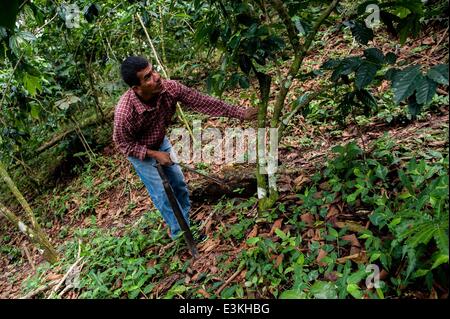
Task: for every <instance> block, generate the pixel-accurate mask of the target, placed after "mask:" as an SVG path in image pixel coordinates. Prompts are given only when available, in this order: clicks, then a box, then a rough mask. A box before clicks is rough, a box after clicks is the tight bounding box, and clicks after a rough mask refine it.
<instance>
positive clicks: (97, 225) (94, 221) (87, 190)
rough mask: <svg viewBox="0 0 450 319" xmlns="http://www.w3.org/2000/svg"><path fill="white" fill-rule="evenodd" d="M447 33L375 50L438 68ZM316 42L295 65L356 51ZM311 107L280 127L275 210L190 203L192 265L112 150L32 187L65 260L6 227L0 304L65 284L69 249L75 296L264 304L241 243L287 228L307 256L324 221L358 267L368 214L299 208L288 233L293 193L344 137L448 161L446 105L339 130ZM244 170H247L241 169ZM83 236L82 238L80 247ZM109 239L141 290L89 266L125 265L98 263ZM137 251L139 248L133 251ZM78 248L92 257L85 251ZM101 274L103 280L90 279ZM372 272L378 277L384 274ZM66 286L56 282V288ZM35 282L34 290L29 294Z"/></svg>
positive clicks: (441, 293)
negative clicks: (37, 189) (198, 236)
mask: <svg viewBox="0 0 450 319" xmlns="http://www.w3.org/2000/svg"><path fill="white" fill-rule="evenodd" d="M447 33H448V30H447V29H446V30H438V31H437V32H433V33H425V34H426V35H425V36H423V37H422V38H419V39H415V40H414V41H408V42H407V44H406V45H404V46H402V47H400V48H395V47H393V45H391V44H390V43H389V42H388V44H386V45H385V46H383V47H382V48H381V49H383V50H384V51H387V50H390V49H395V50H397V51H398V52H397V53H398V55H399V56H400V59H404V60H405V62H406V63H409V62H414V63H422V64H425V65H434V64H437V63H448V57H447V55H448V47H447V46H446V45H447V44H444V43H443V42H442V39H444V38H447ZM325 37H328V38H329V39H328V40H327V39H324V41H323V42H324V44H323V45H322V46H321V45H318V46H317V49H316V51H315V52H312V53H311V54H310V55H309V57H308V59H307V60H306V61H305V67H306V69H309V70H311V69H314V68H317V67H319V66H320V65H321V64H322V63H323V62H325V59H326V58H330V57H332V56H333V55H334V54H336V55H339V54H340V53H342V52H343V51H345V53H346V54H347V55H348V54H350V53H351V54H358V53H361V52H362V51H361V50H360V49H358V48H357V46H355V47H352V49H351V50H350V52H348V48H349V46H348V40H347V39H345V38H344V37H342V36H341V37H334V35H333V34H327V35H325ZM331 39H333V40H332V41H331ZM376 41H377V40H376ZM380 42H381V41H380ZM375 45H376V43H375ZM316 54H317V55H318V56H321V57H323V59H324V61H318V60H317V59H315V56H316ZM317 85H318V83H317V80H314V79H313V80H308V81H306V82H303V83H298V82H297V83H294V87H295V88H294V89H293V90H292V94H293V96H291V98H295V97H296V95H297V94H301V93H302V92H305V91H308V90H310V89H313V88H314V87H316V86H317ZM386 87H387V86H384V85H382V86H380V87H378V88H377V89H376V90H377V91H378V92H376V93H378V94H384V91H386V90H387V88H386ZM274 91H276V89H275V90H274ZM440 95H441V96H442V97H443V98H445V96H448V93H446V92H440ZM225 98H226V99H227V100H229V101H231V102H234V103H236V104H237V103H239V104H249V102H248V96H246V95H245V94H241V93H240V90H237V89H236V90H232V91H230V92H226V93H225ZM447 101H448V100H447ZM321 103H322V104H317V105H316V106H315V107H316V108H315V109H314V110H315V111H314V112H315V113H314V112H313V114H309V115H305V116H303V115H301V114H299V115H298V116H295V118H294V122H293V123H292V125H291V126H290V127H289V129H288V131H287V132H286V135H287V137H286V138H284V139H283V141H282V143H281V145H280V153H279V159H280V162H281V165H280V168H279V179H278V181H279V183H278V186H279V191H280V199H279V201H278V206H277V207H278V208H277V209H278V210H277V212H276V214H269V215H268V216H258V214H257V206H256V200H255V198H254V197H251V198H242V197H240V196H239V191H240V190H239V189H238V190H237V191H236V195H235V198H233V199H230V198H228V199H220V198H217V200H216V202H214V203H195V202H194V203H193V208H192V211H191V220H192V221H193V224H194V225H196V226H195V227H196V229H197V231H199V232H203V233H204V234H206V235H207V239H206V240H204V241H203V242H201V243H199V244H198V248H199V252H200V256H199V258H197V259H196V260H191V258H190V254H189V252H188V250H187V249H186V247H185V245H184V243H183V241H182V240H178V241H171V240H170V239H169V237H168V235H167V230H166V228H165V226H164V225H163V223H162V222H161V219H160V218H159V217H158V214H157V213H156V212H155V209H154V208H153V206H152V203H151V201H150V199H149V196H148V194H147V191H146V189H145V187H143V184H142V183H141V182H140V180H139V179H138V177H137V176H136V174H135V172H134V170H133V168H132V167H131V165H130V164H129V162H128V161H127V160H126V159H125V158H124V157H123V156H121V155H120V154H118V151H117V149H115V148H114V147H113V146H107V147H106V148H104V150H103V152H102V153H101V154H98V156H97V159H96V161H95V162H91V163H89V164H87V165H86V166H85V167H84V168H81V169H79V170H78V173H79V175H76V176H74V178H73V179H72V180H70V181H67V183H65V184H64V185H60V186H59V187H57V188H55V189H54V190H49V191H46V192H43V193H42V195H41V196H39V197H38V198H35V199H34V200H33V202H32V206H33V207H34V208H36V209H37V210H38V212H39V213H40V215H41V219H42V220H47V221H49V222H48V223H46V224H45V225H44V228H45V231H46V232H47V234H48V235H49V236H50V238H51V241H52V243H53V244H54V245H55V246H56V247H58V250H59V252H60V253H61V256H64V257H63V258H62V261H61V262H60V263H58V264H57V265H56V266H52V267H51V266H49V265H48V264H47V263H46V262H44V261H43V259H42V256H41V254H40V253H39V252H38V251H37V249H35V248H33V246H32V245H31V244H30V243H29V242H28V240H27V239H26V238H25V237H24V236H23V235H21V234H19V233H18V232H17V231H16V230H14V229H11V228H9V229H5V228H4V229H3V230H2V234H3V242H2V251H1V256H2V258H1V260H0V269H2V271H1V272H0V298H20V297H21V296H24V295H25V294H26V293H29V292H33V291H34V292H35V294H34V295H33V296H32V297H36V298H42V297H48V296H49V292H50V291H51V289H52V288H54V287H55V285H56V284H57V283H59V282H60V281H61V279H65V278H64V275H65V274H66V273H67V271H68V269H69V267H70V266H71V265H72V264H73V263H74V262H75V261H76V260H77V259H78V258H77V257H79V254H80V251H81V256H83V255H84V256H85V263H79V264H78V275H79V276H85V277H86V278H89V280H87V279H86V280H85V281H83V280H82V282H84V285H85V288H86V287H87V286H88V285H89V283H90V284H91V285H93V286H95V285H97V287H99V288H98V290H95V289H91V292H90V293H91V294H87V295H83V297H106V296H114V295H113V294H110V295H108V293H107V292H103V293H104V294H103V295H102V289H103V288H102V287H103V286H102V284H100V282H103V283H105V285H106V286H108V289H109V290H110V291H111V292H114V291H116V292H117V293H118V294H119V295H117V297H123V296H124V294H125V296H128V297H129V298H136V297H140V298H147V297H149V298H159V297H166V298H171V297H177V296H178V297H183V296H185V294H186V293H188V296H190V297H199V298H211V297H214V296H218V297H223V298H226V297H231V296H235V297H245V298H252V297H263V298H267V297H269V298H270V297H273V295H276V294H277V293H278V292H276V290H277V288H275V287H276V286H277V285H276V283H272V284H271V285H269V287H267V289H263V288H262V289H261V288H256V289H249V286H251V284H252V283H251V282H250V281H251V280H252V279H249V276H248V275H247V272H248V271H249V269H248V267H246V266H248V265H249V264H248V260H249V259H248V258H249V256H248V253H247V255H245V256H246V258H247V259H246V261H247V263H242V262H241V260H239V258H240V257H242V256H243V254H246V252H247V251H250V250H251V249H250V248H251V247H253V246H254V242H253V241H252V240H251V239H252V238H257V237H258V238H265V239H269V240H271V241H273V242H278V243H279V244H280V245H282V243H284V239H283V238H280V236H281V235H280V233H279V232H277V229H278V230H281V231H282V232H283V233H285V234H290V233H292V232H294V234H295V232H296V231H297V232H298V237H299V238H302V243H301V246H300V247H299V251H301V252H304V253H306V252H308V250H309V248H310V247H311V245H314V244H313V243H314V242H323V241H324V238H323V234H322V233H321V231H320V229H323V227H324V225H323V224H324V222H325V221H330V220H331V222H332V224H333V225H334V226H335V227H336V228H337V229H342V228H344V227H347V228H349V230H350V231H349V232H347V233H346V234H345V236H346V239H347V240H348V241H350V242H351V246H346V247H338V248H337V249H338V252H339V256H338V257H339V258H338V262H339V263H345V262H346V261H347V260H350V261H352V262H354V263H355V264H359V263H367V259H368V257H367V255H366V254H365V251H366V249H365V246H364V243H361V240H359V239H358V238H359V237H357V236H358V234H359V233H360V232H361V229H369V228H372V226H371V224H370V219H369V218H368V216H367V212H364V210H363V209H360V210H357V211H349V210H348V209H349V206H348V205H347V203H345V202H344V201H343V199H341V198H339V197H337V198H336V199H335V200H334V201H333V202H332V203H331V204H330V205H328V206H327V213H326V216H323V217H322V216H319V215H318V214H314V213H311V212H303V214H301V216H296V218H297V217H298V220H299V221H301V222H302V223H303V224H302V225H303V227H302V228H298V229H297V228H295V227H293V226H292V222H291V220H292V211H293V210H294V209H295V207H297V206H300V205H302V204H303V203H304V201H305V199H304V198H301V197H300V196H298V194H300V192H301V191H304V190H305V189H306V188H307V187H309V186H311V185H312V184H313V182H312V177H313V176H314V175H315V174H316V173H318V172H321V171H322V170H323V169H324V168H325V167H326V163H327V162H328V161H330V160H332V159H333V158H334V157H335V156H336V155H335V153H334V152H333V148H334V147H335V146H337V145H344V144H347V143H349V142H351V141H355V142H356V143H357V145H359V147H360V148H361V149H363V150H365V151H366V152H367V153H370V152H371V151H372V150H373V148H374V147H375V145H376V144H377V143H380V141H385V142H386V143H388V142H389V143H392V144H393V145H394V146H393V147H392V148H391V149H390V150H391V151H392V152H394V151H396V150H402V151H404V150H407V151H409V152H412V153H413V154H414V155H416V156H420V155H426V154H428V152H429V151H430V150H432V151H435V152H442V153H443V154H448V125H449V107H448V104H447V105H445V104H441V105H436V106H435V107H434V108H433V109H432V110H429V111H427V112H426V113H425V114H424V115H423V116H420V117H419V118H418V119H417V120H416V121H411V120H409V119H408V118H407V117H406V116H405V114H406V113H405V107H403V109H400V108H398V109H396V111H395V112H397V113H395V112H389V115H383V114H381V115H380V114H378V115H374V116H372V117H367V118H366V119H365V120H361V121H359V122H358V123H355V122H353V123H351V124H349V125H348V126H346V127H340V126H339V125H337V124H336V123H335V122H333V123H331V122H330V121H328V120H327V119H326V118H327V116H328V114H329V112H332V106H327V105H326V104H327V101H321ZM323 103H325V105H324V104H323ZM447 103H448V102H447ZM238 125H240V123H239V122H238V121H237V120H223V119H206V118H204V120H203V127H204V128H205V127H219V128H222V129H223V128H225V127H230V126H238ZM402 154H403V153H402ZM191 166H192V165H191ZM197 168H198V166H197ZM247 168H248V166H245V167H244V168H242V167H241V169H247ZM201 169H203V170H204V171H205V172H208V174H215V175H217V176H219V177H224V174H226V172H227V170H228V171H230V170H239V169H240V167H239V165H236V166H227V167H224V165H213V164H209V165H203V166H202V167H201ZM185 177H186V180H187V182H188V185H195V184H196V182H198V181H200V180H202V179H203V177H201V176H196V175H195V174H193V173H190V172H185ZM328 189H329V186H328V185H326V183H321V184H320V187H319V189H316V193H315V196H316V197H317V198H319V197H321V196H322V192H324V191H326V190H328ZM218 197H220V196H218ZM280 205H281V206H280ZM38 207H40V208H38ZM136 232H137V233H136ZM142 236H144V237H145V236H147V239H143V238H142ZM130 238H131V239H130ZM6 239H7V240H6ZM122 239H123V241H121V240H122ZM90 240H92V243H89V241H90ZM255 242H256V240H255ZM108 243H109V244H111V245H116V247H119V246H120V247H121V245H123V246H124V247H125V248H120V247H119V248H118V250H116V251H115V253H117V254H121V253H123V254H125V256H128V255H127V254H131V256H133V254H134V255H136V254H135V251H136V249H138V251H139V253H138V254H137V255H136V256H138V257H139V258H140V257H142V258H143V259H144V260H143V261H142V260H141V259H139V258H138V257H136V258H135V259H133V261H130V260H128V263H129V264H127V266H123V267H125V268H126V269H127V271H128V270H132V271H134V272H137V273H138V274H139V271H140V270H139V269H141V268H140V266H142V265H144V272H145V276H146V277H145V278H146V281H145V286H144V285H142V283H141V286H139V284H138V283H137V282H139V280H138V279H136V278H134V279H133V278H132V279H129V278H128V277H127V274H128V273H127V272H125V273H123V272H119V273H118V274H116V275H111V276H110V277H111V278H112V279H111V278H110V277H108V276H109V275H108V276H107V275H106V272H107V271H106V268H107V267H106V268H105V266H104V265H100V264H96V262H97V261H96V260H95V253H98V254H99V257H98V258H99V260H98V262H100V259H101V258H104V259H103V260H104V261H105V262H106V261H107V260H109V261H110V262H111V260H112V262H115V263H117V264H121V265H122V264H123V263H124V262H125V261H124V260H125V259H124V260H122V259H117V257H111V256H109V257H108V258H112V259H107V258H106V255H103V252H100V250H101V249H103V250H106V249H107V247H108ZM136 245H137V246H139V245H140V246H139V247H138V248H136V247H135V246H136ZM127 247H128V248H127ZM283 247H284V246H283ZM121 249H123V250H121ZM89 250H92V251H93V252H92V254H91V255H90V253H89ZM285 255H286V253H283V252H281V251H270V252H269V253H268V256H269V257H268V263H270V267H272V268H274V269H277V268H279V267H280V265H282V266H283V265H284V264H283V262H286V258H285ZM326 255H327V253H326V252H325V251H323V250H319V253H318V256H316V257H315V258H314V259H315V260H314V264H315V266H316V267H321V266H322V259H323V258H324V257H326ZM5 257H6V258H5ZM132 262H134V263H138V266H136V267H134V266H130V265H131V264H130V263H132ZM94 264H95V266H94ZM111 266H112V265H111ZM127 267H128V268H127ZM133 267H134V268H133ZM283 267H284V266H283ZM148 269H152V271H148ZM284 269H286V267H284ZM72 275H73V274H72ZM102 275H104V276H105V277H101V276H102ZM141 275H142V274H141ZM383 276H384V277H386V276H387V272H386V271H385V272H384V273H383ZM95 278H97V279H95ZM102 278H103V279H102ZM127 278H128V279H127ZM250 278H252V277H250ZM325 278H327V277H325ZM328 279H329V280H331V281H333V278H332V275H328ZM95 280H98V282H97V284H94V283H95ZM127 280H128V281H130V280H131V282H132V283H133V284H134V285H135V286H136V285H137V286H138V288H133V287H131V286H132V285H131V284H129V283H128V284H126V282H127ZM107 282H109V283H111V284H107ZM249 282H250V283H249ZM72 284H73V281H72ZM253 284H254V283H253ZM127 285H128V286H127ZM68 286H69V283H68V280H67V279H66V280H65V282H64V283H63V285H62V287H68ZM285 286H287V285H286V284H285ZM42 287H45V288H43V289H41V290H39V289H40V288H42ZM280 288H281V287H280ZM282 290H283V289H280V291H282ZM83 291H84V290H83V287H80V288H79V289H72V288H71V287H69V288H67V289H64V290H63V291H61V292H59V293H60V296H61V297H62V298H78V297H80V295H81V294H82V293H83ZM126 294H128V295H126ZM402 296H403V297H409V298H445V297H447V296H448V288H446V287H441V286H439V285H438V284H436V285H434V286H433V287H432V289H431V292H430V291H428V290H426V289H425V288H423V287H412V288H408V289H406V290H405V291H402ZM386 297H392V298H395V297H396V296H386Z"/></svg>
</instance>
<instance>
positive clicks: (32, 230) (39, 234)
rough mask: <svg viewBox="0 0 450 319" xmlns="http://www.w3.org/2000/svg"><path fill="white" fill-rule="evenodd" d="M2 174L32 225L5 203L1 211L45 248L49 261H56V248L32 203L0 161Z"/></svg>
mask: <svg viewBox="0 0 450 319" xmlns="http://www.w3.org/2000/svg"><path fill="white" fill-rule="evenodd" d="M0 176H1V177H2V179H3V180H4V181H5V183H6V184H7V185H8V187H9V189H10V190H11V192H12V193H13V194H14V196H15V197H16V198H17V200H18V201H19V203H20V205H21V206H22V207H23V209H24V210H25V212H26V214H27V215H28V218H29V220H30V222H31V227H28V226H26V225H25V224H24V223H23V222H21V221H20V220H19V219H18V218H17V217H16V216H15V215H14V214H13V213H12V212H11V211H10V210H9V209H7V208H6V207H5V206H4V205H3V204H1V203H0V211H1V212H2V214H3V215H4V216H5V217H6V218H8V220H10V221H11V222H12V223H13V224H15V225H16V226H17V227H19V229H20V230H21V231H22V232H24V233H25V234H27V236H28V237H29V238H30V239H31V240H32V241H33V242H35V243H37V244H38V245H40V246H41V247H42V249H43V250H44V258H45V259H46V260H47V261H49V262H50V263H55V262H56V261H57V260H58V257H57V253H56V250H55V249H54V248H53V246H52V245H51V243H50V241H49V240H48V238H47V236H46V235H45V233H44V232H43V231H42V229H41V227H40V226H39V224H38V222H37V221H36V218H35V216H34V214H33V211H32V210H31V207H30V205H29V204H28V202H27V201H26V199H25V198H24V197H23V195H22V193H21V192H20V191H19V189H18V188H17V187H16V185H15V184H14V182H13V180H12V179H11V177H10V176H9V174H8V172H7V171H6V170H5V168H4V167H3V164H2V163H1V162H0Z"/></svg>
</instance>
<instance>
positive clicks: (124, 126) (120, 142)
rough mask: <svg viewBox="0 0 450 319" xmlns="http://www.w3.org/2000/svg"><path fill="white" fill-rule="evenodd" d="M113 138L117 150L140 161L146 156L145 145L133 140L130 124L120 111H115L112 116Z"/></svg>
mask: <svg viewBox="0 0 450 319" xmlns="http://www.w3.org/2000/svg"><path fill="white" fill-rule="evenodd" d="M113 140H114V143H116V145H117V147H118V148H119V150H120V151H121V152H122V153H123V154H124V155H126V156H133V157H137V158H139V159H140V160H141V161H142V160H144V158H145V157H146V156H147V147H146V146H145V145H140V144H138V143H136V142H135V141H134V139H133V137H132V134H131V133H130V125H129V123H128V121H127V119H126V118H125V117H124V116H123V115H122V114H120V113H116V114H115V116H114V132H113Z"/></svg>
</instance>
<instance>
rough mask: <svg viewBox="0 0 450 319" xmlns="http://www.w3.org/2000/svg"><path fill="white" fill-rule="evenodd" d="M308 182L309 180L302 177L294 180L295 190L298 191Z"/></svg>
mask: <svg viewBox="0 0 450 319" xmlns="http://www.w3.org/2000/svg"><path fill="white" fill-rule="evenodd" d="M310 181H311V180H310V179H309V178H308V177H306V176H304V175H300V176H298V177H297V178H296V179H294V185H295V186H294V188H295V190H300V189H301V187H302V185H303V184H306V183H309V182H310Z"/></svg>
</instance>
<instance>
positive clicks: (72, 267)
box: [47, 257, 83, 299]
mask: <svg viewBox="0 0 450 319" xmlns="http://www.w3.org/2000/svg"><path fill="white" fill-rule="evenodd" d="M82 259H83V257H80V258H78V259H77V261H75V263H74V264H73V265H72V266H70V268H69V270H68V271H67V272H66V274H65V275H64V277H62V279H61V280H60V281H59V283H58V284H57V285H56V287H55V288H53V291H52V292H51V293H50V296H48V298H47V299H50V298H51V297H52V296H53V294H55V293H57V292H58V290H59V289H60V288H61V285H62V284H63V283H64V281H65V280H66V279H67V277H69V275H70V274H71V273H72V271H73V270H74V269H75V267H76V266H77V265H78V264H79V263H80V261H81V260H82Z"/></svg>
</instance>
